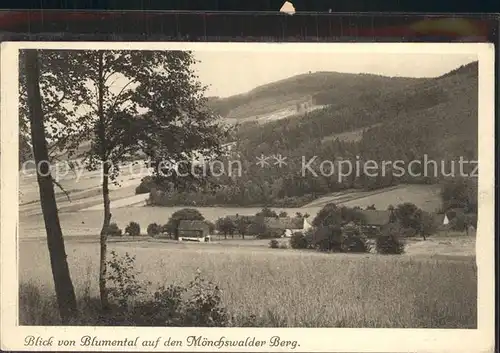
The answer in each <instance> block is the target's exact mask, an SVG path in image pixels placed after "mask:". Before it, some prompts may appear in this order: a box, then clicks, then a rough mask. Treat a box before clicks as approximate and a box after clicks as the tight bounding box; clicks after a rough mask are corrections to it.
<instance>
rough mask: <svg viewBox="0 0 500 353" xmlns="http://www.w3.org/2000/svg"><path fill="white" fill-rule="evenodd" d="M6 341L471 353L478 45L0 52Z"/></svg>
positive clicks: (477, 244) (478, 170) (480, 279)
mask: <svg viewBox="0 0 500 353" xmlns="http://www.w3.org/2000/svg"><path fill="white" fill-rule="evenodd" d="M1 87H2V91H1V309H2V311H1V313H2V314H1V315H2V316H1V346H2V349H5V350H21V351H22V350H26V351H28V350H33V351H35V350H47V351H123V350H125V351H150V352H154V351H158V352H161V351H190V352H194V351H200V352H211V351H218V352H236V351H238V352H244V351H250V352H285V351H287V352H334V351H335V352H409V351H411V352H468V353H469V352H488V351H492V349H493V346H494V345H493V344H494V334H493V333H494V305H495V303H494V283H495V278H494V152H493V151H494V94H495V93H494V49H493V45H489V44H480V43H467V44H465V43H453V44H451V43H450V44H446V43H439V44H438V43H434V44H431V43H427V44H424V43H392V44H385V43H372V44H361V43H349V44H342V43H322V44H312V43H303V44H297V43H294V44H284V43H281V44H278V43H274V44H270V43H251V44H250V43H248V44H247V43H118V42H116V43H112V42H108V43H106V42H71V43H70V42H17V43H13V42H10V43H3V44H2V47H1Z"/></svg>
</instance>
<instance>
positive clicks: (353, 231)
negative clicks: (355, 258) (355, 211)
mask: <svg viewBox="0 0 500 353" xmlns="http://www.w3.org/2000/svg"><path fill="white" fill-rule="evenodd" d="M342 242H343V243H342V250H343V251H345V252H353V253H366V252H370V246H369V245H368V239H367V238H366V236H365V235H364V234H363V232H362V231H361V228H360V227H358V226H356V225H354V224H348V225H346V226H345V227H344V228H343V229H342Z"/></svg>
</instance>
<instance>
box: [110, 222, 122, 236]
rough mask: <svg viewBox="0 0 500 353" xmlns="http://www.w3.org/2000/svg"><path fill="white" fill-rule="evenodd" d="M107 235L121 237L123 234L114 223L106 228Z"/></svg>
mask: <svg viewBox="0 0 500 353" xmlns="http://www.w3.org/2000/svg"><path fill="white" fill-rule="evenodd" d="M108 235H109V236H112V237H121V236H122V235H123V233H122V230H121V229H120V228H119V227H118V225H117V224H116V223H111V224H110V225H109V226H108Z"/></svg>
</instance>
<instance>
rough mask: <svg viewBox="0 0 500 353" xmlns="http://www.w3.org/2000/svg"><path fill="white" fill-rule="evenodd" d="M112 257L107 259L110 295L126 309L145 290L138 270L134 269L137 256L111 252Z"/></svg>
mask: <svg viewBox="0 0 500 353" xmlns="http://www.w3.org/2000/svg"><path fill="white" fill-rule="evenodd" d="M109 254H110V255H111V259H110V260H108V261H107V268H108V274H107V281H108V283H109V284H110V285H109V286H108V292H109V297H110V299H111V300H112V301H113V300H114V301H116V302H117V303H118V305H119V306H120V307H122V308H124V309H126V308H128V305H129V303H130V300H131V299H133V298H135V297H137V296H138V295H140V294H143V293H144V292H145V290H144V288H143V286H142V285H141V284H140V283H139V282H138V281H137V279H136V276H137V274H138V273H137V271H134V262H135V256H130V255H129V254H128V253H125V255H124V256H122V257H120V256H118V255H117V254H116V252H114V251H111V252H110V253H109Z"/></svg>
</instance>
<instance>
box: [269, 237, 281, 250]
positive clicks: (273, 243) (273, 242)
mask: <svg viewBox="0 0 500 353" xmlns="http://www.w3.org/2000/svg"><path fill="white" fill-rule="evenodd" d="M269 247H270V248H272V249H278V248H279V247H280V243H279V241H277V240H276V239H273V240H271V241H270V242H269Z"/></svg>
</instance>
